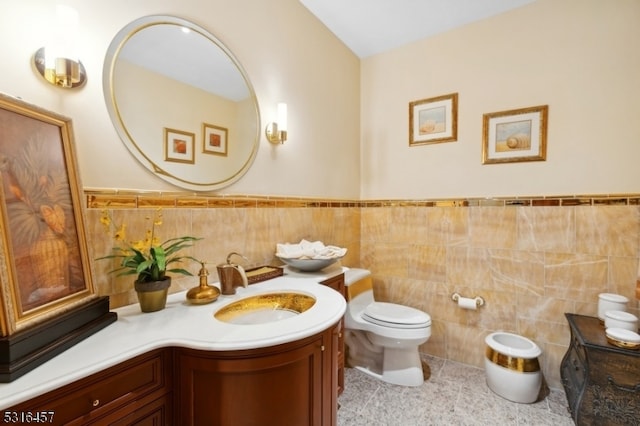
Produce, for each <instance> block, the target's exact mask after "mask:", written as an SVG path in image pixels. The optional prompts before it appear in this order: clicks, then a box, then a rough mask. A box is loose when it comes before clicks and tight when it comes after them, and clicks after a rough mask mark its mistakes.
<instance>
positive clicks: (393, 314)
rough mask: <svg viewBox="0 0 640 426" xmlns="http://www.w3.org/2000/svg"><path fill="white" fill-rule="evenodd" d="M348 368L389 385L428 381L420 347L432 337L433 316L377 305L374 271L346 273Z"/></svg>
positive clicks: (381, 303)
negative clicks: (374, 294) (372, 276)
mask: <svg viewBox="0 0 640 426" xmlns="http://www.w3.org/2000/svg"><path fill="white" fill-rule="evenodd" d="M345 285H346V293H347V311H346V313H345V345H346V347H347V358H346V361H347V365H348V366H351V367H354V368H357V369H359V370H361V371H362V372H364V373H366V374H368V375H370V376H372V377H375V378H377V379H379V380H382V381H385V382H387V383H392V384H395V385H400V386H420V385H421V384H422V383H423V382H424V377H423V372H422V363H421V361H420V355H419V353H418V346H420V345H421V344H423V343H424V342H426V341H427V340H428V339H429V337H430V336H431V317H430V316H429V315H428V314H426V313H425V312H422V311H420V310H418V309H414V308H411V307H408V306H403V305H398V304H395V303H386V302H376V301H375V299H374V297H373V283H372V279H371V272H369V271H368V270H365V269H348V270H347V271H346V272H345Z"/></svg>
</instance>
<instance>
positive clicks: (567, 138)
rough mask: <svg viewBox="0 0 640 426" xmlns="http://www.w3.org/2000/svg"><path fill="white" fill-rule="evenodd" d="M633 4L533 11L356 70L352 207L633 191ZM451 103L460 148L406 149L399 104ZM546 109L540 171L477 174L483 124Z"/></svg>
mask: <svg viewBox="0 0 640 426" xmlns="http://www.w3.org/2000/svg"><path fill="white" fill-rule="evenodd" d="M638 19H640V2H638V1H637V0H613V1H601V0H537V1H535V2H533V3H531V4H529V5H526V6H523V7H521V8H517V9H514V10H512V11H510V12H507V13H504V14H501V15H498V16H495V17H492V18H489V19H486V20H483V21H480V22H477V23H473V24H470V25H467V26H465V27H462V28H459V29H456V30H453V31H450V32H447V33H444V34H441V35H438V36H435V37H432V38H428V39H425V40H422V41H419V42H416V43H413V44H410V45H407V46H405V47H401V48H398V49H395V50H393V51H390V52H387V53H383V54H380V55H376V56H372V57H370V58H366V59H364V60H363V61H362V76H361V79H362V103H361V108H362V109H361V115H362V130H361V157H362V176H361V197H362V198H363V199H377V198H433V197H436V198H439V197H491V196H513V195H549V194H551V195H558V194H559V195H564V194H585V193H588V194H594V193H595V194H603V193H621V192H626V193H629V192H637V191H638V188H639V185H640V168H639V167H637V159H638V158H640V144H639V143H637V142H638V138H639V136H640V121H639V120H637V119H636V118H635V117H637V116H638V115H639V114H640V84H638V75H640V26H638V25H637V24H638ZM454 92H457V93H458V94H459V115H458V141H457V142H451V143H441V144H435V145H423V146H417V147H411V148H410V147H409V146H408V133H409V131H408V104H409V102H411V101H414V100H420V99H425V98H431V97H435V96H439V95H444V94H448V93H454ZM536 105H549V126H548V151H547V161H545V162H528V163H515V164H489V165H482V164H481V153H482V115H483V114H485V113H490V112H497V111H504V110H511V109H517V108H524V107H529V106H536Z"/></svg>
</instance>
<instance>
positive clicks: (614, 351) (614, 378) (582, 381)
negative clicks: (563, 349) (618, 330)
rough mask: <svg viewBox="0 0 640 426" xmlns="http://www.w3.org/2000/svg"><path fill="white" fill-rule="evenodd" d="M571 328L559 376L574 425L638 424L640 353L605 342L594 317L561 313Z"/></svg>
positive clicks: (602, 329) (602, 332) (597, 320)
mask: <svg viewBox="0 0 640 426" xmlns="http://www.w3.org/2000/svg"><path fill="white" fill-rule="evenodd" d="M565 316H566V317H567V321H568V322H569V327H570V329H571V342H570V345H569V349H568V350H567V353H566V354H565V356H564V358H563V359H562V363H561V364H560V376H561V377H562V384H563V386H564V389H565V393H566V395H567V402H568V404H569V410H570V411H571V416H572V417H573V420H574V421H575V423H576V424H578V425H598V426H600V425H638V424H639V423H638V421H639V419H640V412H639V410H640V353H639V352H638V351H634V350H630V349H621V348H618V347H615V346H613V345H611V344H609V343H608V342H607V338H606V336H605V330H604V327H603V326H602V325H601V324H600V320H599V319H598V318H595V317H590V316H584V315H576V314H565Z"/></svg>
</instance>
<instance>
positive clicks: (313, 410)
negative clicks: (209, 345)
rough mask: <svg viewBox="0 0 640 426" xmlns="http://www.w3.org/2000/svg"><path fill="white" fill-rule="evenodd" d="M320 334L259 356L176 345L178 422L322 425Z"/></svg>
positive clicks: (322, 343) (254, 352) (231, 425)
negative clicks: (177, 347)
mask: <svg viewBox="0 0 640 426" xmlns="http://www.w3.org/2000/svg"><path fill="white" fill-rule="evenodd" d="M324 339H325V338H324V337H323V336H322V335H318V336H314V338H313V339H311V340H309V341H307V342H306V343H305V344H304V345H302V346H300V345H296V346H295V347H294V348H292V349H289V348H288V347H287V345H281V347H280V348H279V349H278V351H276V352H274V351H271V352H269V353H266V354H264V355H261V354H259V353H257V352H256V351H253V350H252V351H233V352H227V353H225V355H222V354H218V355H217V354H216V353H213V352H201V351H194V350H189V349H183V350H179V352H178V355H177V358H176V362H177V364H176V366H177V369H178V383H179V396H178V401H179V403H178V407H176V409H177V410H179V414H178V419H177V420H179V424H181V425H207V426H209V425H221V426H225V425H229V426H242V425H262V424H277V425H279V426H287V425H291V426H299V425H318V426H320V425H322V401H323V386H322V357H323V350H324ZM330 344H331V343H329V345H330ZM265 350H266V349H265ZM243 352H246V354H245V353H243Z"/></svg>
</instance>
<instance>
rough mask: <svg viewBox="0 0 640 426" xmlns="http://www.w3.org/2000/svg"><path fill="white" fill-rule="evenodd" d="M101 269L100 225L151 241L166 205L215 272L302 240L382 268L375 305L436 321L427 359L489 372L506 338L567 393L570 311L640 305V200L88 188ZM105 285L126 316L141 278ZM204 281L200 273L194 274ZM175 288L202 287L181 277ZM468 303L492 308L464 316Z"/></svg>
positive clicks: (167, 229) (103, 290)
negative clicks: (403, 308)
mask: <svg viewBox="0 0 640 426" xmlns="http://www.w3.org/2000/svg"><path fill="white" fill-rule="evenodd" d="M85 192H86V195H87V205H88V209H87V226H88V229H87V233H88V239H89V241H90V250H91V251H92V253H90V255H91V256H92V258H96V257H98V256H101V255H104V254H106V253H108V251H109V250H110V247H111V243H112V241H111V240H110V239H109V237H108V236H107V235H106V234H105V233H104V231H103V229H102V226H101V225H100V223H99V217H100V214H101V210H102V209H104V208H108V209H109V210H110V211H111V212H112V213H113V216H114V219H115V221H116V222H124V223H126V224H127V226H128V228H127V229H128V231H129V233H130V234H131V235H130V237H131V238H135V237H134V235H133V233H134V232H136V231H135V230H138V232H141V233H142V232H144V229H146V227H147V220H146V219H145V218H146V217H148V216H149V215H150V214H152V213H153V212H154V210H155V209H156V208H157V207H162V212H163V216H164V223H163V225H162V227H161V230H162V233H163V235H167V236H174V235H185V234H191V235H194V236H200V237H204V240H203V241H200V242H198V243H197V246H196V248H195V250H193V253H191V254H192V255H193V256H194V257H197V258H199V259H203V260H206V261H208V262H210V266H209V272H210V273H211V275H212V277H211V281H215V280H216V279H217V278H216V276H215V264H216V263H220V262H223V261H224V259H225V258H226V255H227V254H228V253H229V252H231V251H238V252H240V253H242V254H244V255H245V256H247V257H249V258H250V259H251V263H252V264H255V265H259V264H267V263H271V262H273V261H274V258H273V253H274V250H275V244H276V243H278V242H298V241H299V240H300V239H302V238H306V239H313V240H316V239H317V240H322V241H324V242H326V243H330V244H335V245H339V246H343V247H347V248H348V250H349V251H348V254H347V256H346V257H345V258H344V259H343V264H344V265H345V266H358V267H364V268H367V269H370V270H371V271H372V273H373V275H374V285H375V291H376V297H377V298H378V299H380V300H387V301H393V302H397V303H403V304H406V305H409V306H414V307H417V308H420V309H423V310H425V311H426V312H428V313H429V314H430V315H431V317H432V321H433V324H432V336H431V338H430V339H429V341H428V342H427V343H426V344H424V345H423V346H422V348H421V351H422V352H424V353H427V354H431V355H434V356H437V357H441V358H445V359H451V360H454V361H458V362H463V363H466V364H470V365H475V366H479V367H482V366H483V353H484V337H485V336H486V335H487V334H489V333H490V332H492V331H496V330H507V331H511V332H515V333H518V334H522V335H524V336H527V337H529V338H531V339H533V340H534V341H536V342H537V343H538V344H539V345H540V346H541V347H542V349H543V355H542V357H541V361H542V364H543V371H544V374H545V377H546V380H547V382H548V384H549V386H551V387H553V388H561V383H560V377H559V365H560V361H561V359H562V356H563V355H564V353H565V351H566V348H567V345H568V340H569V329H568V326H567V324H566V320H565V318H564V313H565V312H575V313H582V314H587V315H595V314H596V308H597V297H598V293H601V292H614V293H619V294H623V295H625V296H627V297H629V298H630V299H631V303H630V306H629V310H630V311H631V312H633V313H635V314H640V309H639V304H638V300H637V299H635V289H636V278H637V276H638V256H639V253H640V196H637V195H633V196H629V195H620V196H617V195H614V196H580V197H537V198H536V197H532V198H512V199H490V200H488V199H478V200H473V199H465V200H403V201H399V200H392V201H391V200H376V201H345V200H317V199H305V198H279V197H251V196H224V197H223V196H220V197H216V196H212V197H205V196H197V195H185V194H137V193H128V194H127V193H122V192H112V193H108V192H104V191H90V190H88V191H85ZM93 266H94V269H95V274H94V276H95V285H96V287H97V289H98V292H99V293H100V294H101V295H110V296H111V303H112V306H113V307H117V306H122V305H126V304H129V303H134V302H135V301H136V299H135V294H134V293H133V291H132V290H131V282H130V280H131V279H130V277H129V278H126V277H125V278H115V277H113V276H112V275H108V274H107V272H108V271H109V270H110V269H111V267H112V266H113V265H112V264H110V263H109V261H101V262H94V265H93ZM189 268H190V270H192V271H193V272H194V273H196V272H197V270H198V269H199V265H196V264H194V265H190V266H189ZM175 282H176V284H175V285H174V286H173V291H179V290H182V289H187V288H190V287H192V286H195V285H196V284H197V279H196V278H195V277H188V278H181V279H177V280H175ZM454 292H458V293H460V294H461V295H463V296H466V297H475V296H481V297H483V298H484V300H485V305H484V306H483V307H481V308H479V309H478V310H476V311H470V310H463V309H461V308H458V306H457V305H456V304H455V303H454V302H453V301H452V300H451V295H452V294H453V293H454Z"/></svg>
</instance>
